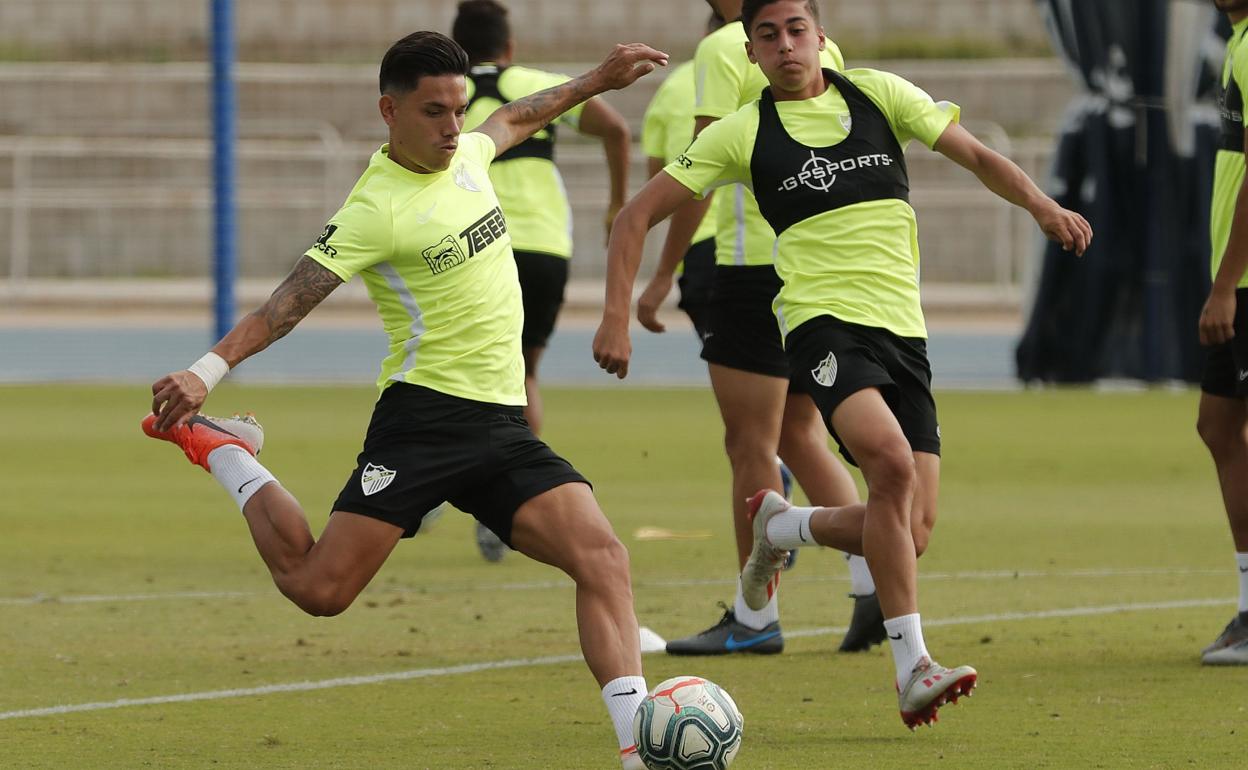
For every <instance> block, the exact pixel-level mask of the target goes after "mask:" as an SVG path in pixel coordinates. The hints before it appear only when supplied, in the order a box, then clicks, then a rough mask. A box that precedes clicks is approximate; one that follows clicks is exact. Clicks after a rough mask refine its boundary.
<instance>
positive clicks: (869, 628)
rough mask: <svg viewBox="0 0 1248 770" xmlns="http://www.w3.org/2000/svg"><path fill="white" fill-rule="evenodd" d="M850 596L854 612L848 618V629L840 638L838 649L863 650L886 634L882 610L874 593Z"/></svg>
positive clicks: (877, 642) (847, 650) (848, 650)
mask: <svg viewBox="0 0 1248 770" xmlns="http://www.w3.org/2000/svg"><path fill="white" fill-rule="evenodd" d="M850 596H851V597H853V599H854V614H853V616H852V617H851V618H850V620H849V630H848V631H846V632H845V638H844V639H842V640H841V647H840V651H841V652H865V651H867V650H869V649H871V647H872V645H876V644H880V643H881V642H883V641H884V639H885V637H887V636H888V632H887V631H885V630H884V611H883V610H882V609H880V598H879V597H878V596H876V595H875V594H874V593H869V594H867V595H865V596H855V595H854V594H850Z"/></svg>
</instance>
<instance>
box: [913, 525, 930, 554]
mask: <svg viewBox="0 0 1248 770" xmlns="http://www.w3.org/2000/svg"><path fill="white" fill-rule="evenodd" d="M910 535H911V537H912V538H914V557H915V558H916V559H917V558H919V557H920V556H922V555H923V554H924V552H926V551H927V544H928V542H930V541H931V539H932V533H931V530H929V529H928V528H927V527H915V528H914V529H913V530H911V531H910Z"/></svg>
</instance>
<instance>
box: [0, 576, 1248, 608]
mask: <svg viewBox="0 0 1248 770" xmlns="http://www.w3.org/2000/svg"><path fill="white" fill-rule="evenodd" d="M1224 574H1228V571H1227V570H1225V569H1208V568H1198V567H1112V568H1095V569H1075V570H983V571H977V572H933V573H927V574H924V573H920V574H919V580H922V581H925V582H927V581H946V580H1017V579H1022V578H1105V577H1143V576H1150V575H1151V576H1157V575H1224ZM847 581H848V578H847V577H832V576H827V577H824V576H806V577H803V576H797V575H795V576H785V579H784V582H785V584H786V585H791V584H793V583H798V584H801V583H844V582H847ZM736 583H737V581H736V580H735V579H733V580H729V579H724V578H713V579H697V580H695V579H689V580H639V581H634V582H633V588H634V589H638V588H692V587H697V586H735V585H736ZM554 588H572V581H571V580H568V579H566V578H564V579H559V580H536V581H530V582H523V583H458V584H457V583H449V584H443V585H439V586H438V587H437V590H438V591H440V592H444V593H449V592H452V591H463V592H469V591H473V592H475V591H491V592H492V591H548V590H550V589H554ZM396 593H397V594H408V593H420V592H418V591H413V590H410V589H405V588H380V589H374V590H372V591H369V592H367V593H366V594H365V596H366V597H367V596H369V595H376V594H396ZM274 595H275V594H273V592H271V591H172V592H169V593H142V594H79V595H66V596H59V595H57V594H36V595H34V596H14V597H0V607H13V606H25V605H34V604H99V603H106V602H116V603H120V602H145V601H166V600H171V599H253V598H257V597H270V596H274Z"/></svg>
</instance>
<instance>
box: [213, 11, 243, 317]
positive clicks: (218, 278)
mask: <svg viewBox="0 0 1248 770" xmlns="http://www.w3.org/2000/svg"><path fill="white" fill-rule="evenodd" d="M210 2H211V3H212V141H213V163H212V176H213V278H214V281H215V286H216V300H215V302H214V304H213V315H214V318H215V331H216V336H215V337H213V342H216V341H217V340H219V339H221V338H222V337H224V336H225V334H226V332H228V331H229V330H230V329H231V328H233V326H234V279H235V276H236V274H237V272H238V270H237V261H238V258H237V249H236V244H235V222H234V219H235V206H234V183H235V166H234V140H235V127H234V0H210Z"/></svg>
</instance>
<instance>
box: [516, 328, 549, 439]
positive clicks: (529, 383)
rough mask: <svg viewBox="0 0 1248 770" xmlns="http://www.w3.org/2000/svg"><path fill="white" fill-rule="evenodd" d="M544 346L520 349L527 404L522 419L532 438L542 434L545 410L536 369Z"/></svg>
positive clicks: (529, 346) (544, 348)
mask: <svg viewBox="0 0 1248 770" xmlns="http://www.w3.org/2000/svg"><path fill="white" fill-rule="evenodd" d="M545 352H546V346H545V345H525V346H523V347H522V348H521V353H522V354H523V355H524V396H525V400H527V401H528V403H527V404H526V405H525V407H524V419H525V421H526V422H528V423H529V429H530V430H532V431H533V435H534V436H540V435H541V434H542V418H543V417H544V416H545V410H544V409H543V404H542V391H541V388H539V387H538V386H537V369H538V366H539V365H540V364H541V363H542V354H543V353H545Z"/></svg>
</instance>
